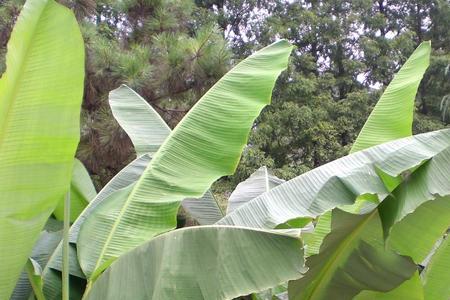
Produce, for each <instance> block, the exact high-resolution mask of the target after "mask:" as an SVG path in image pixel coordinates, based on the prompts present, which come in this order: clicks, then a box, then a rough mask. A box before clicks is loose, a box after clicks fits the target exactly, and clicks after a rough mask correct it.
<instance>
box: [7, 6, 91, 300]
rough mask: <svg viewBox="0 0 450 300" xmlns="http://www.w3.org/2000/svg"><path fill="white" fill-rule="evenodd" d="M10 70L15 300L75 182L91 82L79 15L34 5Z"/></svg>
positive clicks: (15, 35)
mask: <svg viewBox="0 0 450 300" xmlns="http://www.w3.org/2000/svg"><path fill="white" fill-rule="evenodd" d="M6 66H7V68H6V72H5V73H4V74H3V76H2V78H1V79H0V99H1V103H0V178H2V180H1V181H0V228H1V230H0V253H1V255H0V299H9V296H10V295H11V292H12V290H13V288H14V286H15V283H16V281H17V279H18V278H19V275H20V272H21V271H22V268H23V267H24V265H25V263H26V261H27V259H28V257H29V255H30V253H31V250H32V247H33V244H34V243H35V242H36V240H37V239H38V237H39V234H40V232H41V229H42V228H43V227H44V225H45V222H46V221H47V219H48V217H49V216H50V214H51V213H52V211H53V210H54V208H55V207H56V205H57V202H58V201H59V200H60V199H61V197H62V196H63V195H64V193H65V191H67V189H68V186H69V184H70V174H71V171H72V163H73V157H74V154H75V149H76V147H77V144H78V140H79V115H80V107H81V99H82V96H83V79H84V47H83V39H82V37H81V34H80V31H79V28H78V25H77V23H76V20H75V17H74V16H73V14H72V12H71V11H70V10H69V9H67V8H64V7H63V6H61V5H59V4H57V3H56V2H54V1H52V0H29V1H27V2H26V4H25V5H24V7H23V9H22V12H21V14H20V16H19V17H18V20H17V22H16V25H15V27H14V29H13V32H12V34H11V38H10V40H9V42H8V53H7V55H6ZM68 70H70V72H68Z"/></svg>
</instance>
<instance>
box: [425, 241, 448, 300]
mask: <svg viewBox="0 0 450 300" xmlns="http://www.w3.org/2000/svg"><path fill="white" fill-rule="evenodd" d="M449 240H450V239H449V238H448V236H447V237H446V238H445V239H443V241H442V242H441V243H440V245H439V247H438V248H437V249H436V251H435V252H434V254H433V256H432V257H431V260H430V261H429V262H428V264H427V266H426V267H425V269H424V270H423V272H422V274H421V276H420V277H421V279H422V282H423V285H424V291H425V300H447V299H449V298H450V284H449V283H450V272H449V271H448V270H450V242H449Z"/></svg>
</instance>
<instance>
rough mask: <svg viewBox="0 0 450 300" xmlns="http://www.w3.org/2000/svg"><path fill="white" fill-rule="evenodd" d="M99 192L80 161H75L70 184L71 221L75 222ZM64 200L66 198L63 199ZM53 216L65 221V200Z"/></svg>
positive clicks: (60, 203)
mask: <svg viewBox="0 0 450 300" xmlns="http://www.w3.org/2000/svg"><path fill="white" fill-rule="evenodd" d="M96 195H97V192H96V190H95V187H94V184H93V183H92V180H91V177H90V176H89V173H88V171H87V170H86V168H85V167H84V165H83V163H82V162H81V161H79V160H78V159H75V160H74V163H73V170H72V180H71V182H70V221H71V222H75V220H76V219H77V218H78V216H79V215H80V214H81V212H82V211H83V209H85V208H86V206H87V205H88V204H89V202H91V200H92V199H94V198H95V196H96ZM63 198H64V197H63ZM53 215H55V217H56V218H57V219H58V220H61V221H62V220H64V199H61V201H59V203H58V206H57V207H56V209H55V211H54V212H53Z"/></svg>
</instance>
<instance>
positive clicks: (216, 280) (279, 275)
mask: <svg viewBox="0 0 450 300" xmlns="http://www.w3.org/2000/svg"><path fill="white" fill-rule="evenodd" d="M301 248H302V244H301V241H300V239H299V238H298V237H295V236H290V235H286V234H281V233H276V232H274V231H264V230H256V229H246V228H238V227H227V226H200V227H187V228H183V229H179V230H175V231H172V232H169V233H166V234H163V235H160V236H158V237H156V238H154V239H153V240H151V241H149V242H147V243H145V244H144V245H141V246H139V247H137V248H136V249H133V250H131V251H130V252H128V253H126V254H124V255H123V256H121V257H120V258H119V259H118V260H117V261H116V262H114V263H113V264H112V265H111V267H110V268H108V269H107V270H106V271H105V272H104V273H103V274H102V275H101V276H100V278H99V279H98V280H97V281H96V282H95V283H94V285H93V287H92V289H91V291H90V292H87V294H86V295H85V299H86V300H94V299H99V300H100V299H101V300H103V299H109V300H114V299H120V300H126V299H147V300H151V299H155V300H157V299H158V300H159V299H171V300H177V299H180V300H187V299H215V300H221V299H232V298H234V297H238V296H240V295H246V294H249V293H251V292H255V291H260V290H264V289H267V288H269V287H272V286H274V285H276V284H279V283H282V282H285V281H287V280H291V279H296V278H299V277H300V276H301V275H302V273H303V272H304V271H305V269H304V267H303V264H304V261H303V253H302V249H301ZM255 249H258V251H255ZM231 256H232V257H234V258H235V259H232V260H230V259H229V257H231Z"/></svg>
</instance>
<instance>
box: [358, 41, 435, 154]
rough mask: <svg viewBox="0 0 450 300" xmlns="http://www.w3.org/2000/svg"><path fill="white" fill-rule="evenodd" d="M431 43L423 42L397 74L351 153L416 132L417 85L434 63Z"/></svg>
mask: <svg viewBox="0 0 450 300" xmlns="http://www.w3.org/2000/svg"><path fill="white" fill-rule="evenodd" d="M430 52H431V42H429V41H428V42H422V43H421V44H420V45H419V47H417V49H416V50H415V51H414V52H413V54H412V55H411V56H410V57H409V59H408V60H407V61H406V62H405V64H404V65H403V66H402V68H401V69H400V71H399V72H398V73H397V74H396V75H395V77H394V79H393V80H392V82H391V83H389V85H388V87H387V88H386V90H385V91H384V93H383V95H382V96H381V98H380V100H378V103H377V105H376V106H375V108H374V109H373V111H372V113H371V114H370V116H369V118H368V119H367V121H366V123H365V124H364V127H363V128H362V129H361V132H360V133H359V135H358V138H357V139H356V141H355V143H354V144H353V147H352V149H351V151H350V153H353V152H357V151H359V150H363V149H366V148H369V147H372V146H376V145H379V144H383V143H386V142H389V141H393V140H396V139H400V138H403V137H407V136H411V135H412V123H413V114H414V101H415V99H416V93H417V88H418V87H419V83H420V81H421V80H422V77H423V74H424V73H425V71H426V69H427V68H428V65H429V63H430Z"/></svg>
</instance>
